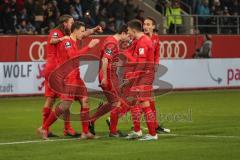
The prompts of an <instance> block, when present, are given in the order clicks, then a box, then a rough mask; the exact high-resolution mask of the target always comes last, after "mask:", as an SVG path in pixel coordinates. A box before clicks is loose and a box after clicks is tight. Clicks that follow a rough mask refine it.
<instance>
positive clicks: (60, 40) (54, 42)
mask: <svg viewBox="0 0 240 160" xmlns="http://www.w3.org/2000/svg"><path fill="white" fill-rule="evenodd" d="M69 38H70V37H69V36H64V37H61V38H57V37H52V38H51V40H50V44H58V43H59V42H62V41H63V40H65V39H69Z"/></svg>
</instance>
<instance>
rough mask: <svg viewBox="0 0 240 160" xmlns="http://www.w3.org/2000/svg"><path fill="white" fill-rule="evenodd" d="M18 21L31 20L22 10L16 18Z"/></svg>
mask: <svg viewBox="0 0 240 160" xmlns="http://www.w3.org/2000/svg"><path fill="white" fill-rule="evenodd" d="M17 18H18V20H23V19H25V20H31V18H30V15H28V14H27V10H26V8H23V9H22V10H21V11H20V13H19V14H18V16H17Z"/></svg>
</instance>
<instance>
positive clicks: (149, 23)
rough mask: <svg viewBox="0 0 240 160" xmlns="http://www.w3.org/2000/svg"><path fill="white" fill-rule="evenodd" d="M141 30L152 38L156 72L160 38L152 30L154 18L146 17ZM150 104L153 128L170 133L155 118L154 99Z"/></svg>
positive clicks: (155, 69) (154, 27) (154, 24)
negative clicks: (153, 119)
mask: <svg viewBox="0 0 240 160" xmlns="http://www.w3.org/2000/svg"><path fill="white" fill-rule="evenodd" d="M143 30H144V33H145V34H146V35H147V36H149V37H150V38H151V40H152V43H153V47H154V64H155V67H154V71H155V72H157V70H158V66H159V57H160V54H159V49H160V40H159V36H158V35H157V34H155V33H154V31H155V30H156V21H155V19H154V18H152V17H147V18H145V20H144V23H143ZM150 106H151V108H152V110H153V112H154V115H155V118H156V119H155V128H156V131H157V133H161V132H165V133H170V129H167V128H163V127H162V126H160V125H159V123H158V120H157V111H156V107H155V99H154V98H153V99H152V100H151V101H150Z"/></svg>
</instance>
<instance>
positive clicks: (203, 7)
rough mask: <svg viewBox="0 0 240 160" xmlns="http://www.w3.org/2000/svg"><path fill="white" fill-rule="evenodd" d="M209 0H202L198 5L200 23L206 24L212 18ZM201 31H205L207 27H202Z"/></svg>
mask: <svg viewBox="0 0 240 160" xmlns="http://www.w3.org/2000/svg"><path fill="white" fill-rule="evenodd" d="M208 5H209V1H208V0H202V3H201V4H200V5H199V6H198V7H197V14H198V15H199V18H198V24H199V25H206V24H207V23H208V22H209V19H210V14H211V13H210V8H209V7H208ZM199 29H200V32H205V27H200V28H199Z"/></svg>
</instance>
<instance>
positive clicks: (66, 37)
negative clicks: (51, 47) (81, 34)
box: [60, 36, 70, 41]
mask: <svg viewBox="0 0 240 160" xmlns="http://www.w3.org/2000/svg"><path fill="white" fill-rule="evenodd" d="M65 39H70V36H64V37H62V38H60V41H63V40H65Z"/></svg>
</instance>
